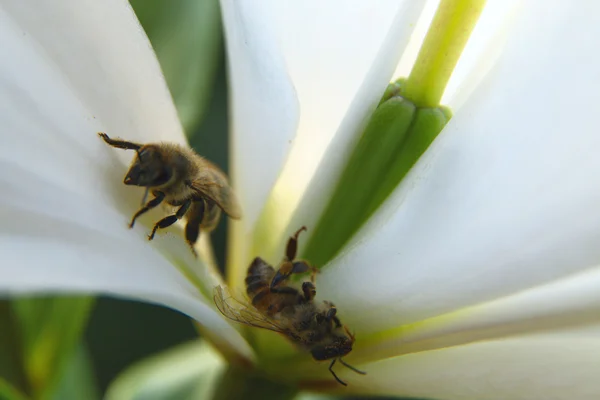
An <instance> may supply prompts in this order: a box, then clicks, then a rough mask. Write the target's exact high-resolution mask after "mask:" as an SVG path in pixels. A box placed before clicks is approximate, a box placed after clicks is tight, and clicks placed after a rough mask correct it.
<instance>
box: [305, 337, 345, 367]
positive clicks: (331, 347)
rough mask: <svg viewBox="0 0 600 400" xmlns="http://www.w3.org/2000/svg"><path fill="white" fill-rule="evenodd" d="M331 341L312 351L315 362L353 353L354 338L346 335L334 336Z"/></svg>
mask: <svg viewBox="0 0 600 400" xmlns="http://www.w3.org/2000/svg"><path fill="white" fill-rule="evenodd" d="M331 339H332V340H331V341H328V342H327V343H325V344H322V345H318V346H315V347H313V348H312V349H311V351H310V353H311V354H312V356H313V358H314V359H315V360H317V361H323V360H330V359H332V358H339V357H343V356H345V355H346V354H348V353H350V352H351V351H352V345H353V344H354V338H352V337H349V336H346V335H339V336H338V335H334V336H333V337H332V338H331Z"/></svg>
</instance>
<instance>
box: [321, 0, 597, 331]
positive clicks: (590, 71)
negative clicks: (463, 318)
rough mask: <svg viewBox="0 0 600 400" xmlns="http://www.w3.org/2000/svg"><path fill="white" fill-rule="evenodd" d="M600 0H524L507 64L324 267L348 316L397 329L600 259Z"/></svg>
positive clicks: (331, 291) (325, 288)
mask: <svg viewBox="0 0 600 400" xmlns="http://www.w3.org/2000/svg"><path fill="white" fill-rule="evenodd" d="M599 7H600V6H599V5H597V4H596V3H589V4H587V3H586V4H585V5H584V4H577V5H575V4H572V3H565V2H560V1H555V2H552V4H551V5H550V4H548V3H547V2H535V1H534V2H527V3H526V4H524V5H523V10H522V15H520V17H519V19H518V22H517V23H516V24H515V26H514V31H513V32H512V35H511V37H510V38H509V40H508V42H507V45H506V51H505V53H504V54H503V55H502V57H501V58H500V59H499V61H498V64H497V65H496V66H495V68H494V69H493V70H492V71H491V72H490V73H489V74H488V76H487V78H486V79H485V80H484V81H483V82H482V84H481V85H480V86H479V87H478V88H477V90H476V91H475V92H474V93H473V95H472V96H471V97H470V98H469V100H468V101H467V103H466V104H465V105H464V106H463V108H461V109H460V110H459V112H458V113H457V114H456V115H455V116H454V118H453V119H452V120H451V121H450V123H449V124H448V125H447V127H446V129H445V130H444V131H443V132H442V134H441V135H440V136H439V137H438V139H437V140H436V141H435V142H434V143H433V145H432V146H431V147H430V149H429V150H428V151H427V152H426V154H424V156H423V157H422V158H421V160H420V161H419V163H418V164H417V165H416V166H415V167H414V168H413V170H412V171H411V173H410V174H409V176H407V179H405V180H404V181H403V183H402V184H401V185H400V187H399V188H398V190H396V192H395V193H394V194H392V196H391V197H390V199H389V200H388V202H387V203H386V204H385V205H384V207H383V208H382V210H380V212H379V213H378V214H377V215H376V216H374V218H373V220H372V221H371V222H370V223H369V224H368V226H366V227H365V229H363V230H362V231H361V232H360V233H359V234H358V235H357V237H356V238H355V239H354V240H353V243H351V244H350V245H349V247H348V248H347V250H346V251H345V254H342V255H341V256H340V257H339V258H337V259H336V260H334V261H332V263H331V264H330V266H329V267H327V268H325V270H324V272H323V274H321V275H322V276H321V277H320V281H319V286H320V290H319V291H320V293H322V294H323V293H325V294H327V298H328V299H331V300H332V301H334V302H335V303H336V305H337V306H338V307H339V310H340V313H342V314H343V315H347V317H346V316H344V318H347V320H348V321H349V322H348V324H349V325H351V326H352V325H354V326H359V325H362V326H363V327H365V328H366V329H368V330H371V331H378V330H385V329H389V328H392V327H396V326H399V325H401V324H407V323H411V322H415V321H419V320H423V319H426V318H430V317H433V316H436V315H440V314H444V313H447V312H450V311H452V310H456V309H460V308H462V307H466V306H470V305H474V304H478V303H482V302H486V301H490V300H493V299H496V298H500V297H504V296H507V295H509V294H512V293H515V292H519V291H521V290H524V289H527V288H530V287H535V286H537V285H540V284H543V283H546V282H551V281H553V280H558V279H560V278H562V277H564V276H567V275H570V274H573V273H576V272H578V271H581V270H584V269H586V268H589V267H591V266H594V265H598V264H599V263H600V247H599V246H598V245H597V243H598V241H599V240H600V208H599V207H598V199H599V198H600V185H597V184H596V183H595V182H596V180H597V179H596V177H597V176H598V174H599V173H600V158H598V157H597V154H596V148H597V147H598V146H600V136H598V135H597V132H596V131H597V128H596V126H597V121H596V104H597V102H598V99H599V95H598V93H600V74H599V72H598V71H600V57H599V56H598V52H597V51H596V49H597V47H598V46H599V45H600V35H598V34H597V33H600V32H598V29H599V25H598V24H597V23H596V19H595V17H594V16H595V15H597V14H598V12H600V9H599ZM540 10H545V11H544V12H541V11H540ZM524 59H527V63H526V64H524V63H523V60H524ZM558 76H566V77H568V79H565V80H563V81H558V82H559V84H557V77H558ZM357 293H360V296H357V295H356V294H357ZM344 310H352V312H351V313H350V312H346V314H344Z"/></svg>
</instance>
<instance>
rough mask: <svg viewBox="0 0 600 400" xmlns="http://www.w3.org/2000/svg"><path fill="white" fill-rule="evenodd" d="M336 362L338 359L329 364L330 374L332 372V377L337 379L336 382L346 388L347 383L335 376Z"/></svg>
mask: <svg viewBox="0 0 600 400" xmlns="http://www.w3.org/2000/svg"><path fill="white" fill-rule="evenodd" d="M336 361H337V358H334V359H333V361H332V362H331V364H329V372H331V375H333V377H334V378H335V380H336V381H338V383H341V384H342V385H344V386H348V384H347V383H346V382H344V381H343V380H341V379H340V378H338V376H337V375H336V374H335V372H333V366H334V365H335V362H336Z"/></svg>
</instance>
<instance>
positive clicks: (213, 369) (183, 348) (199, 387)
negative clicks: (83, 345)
mask: <svg viewBox="0 0 600 400" xmlns="http://www.w3.org/2000/svg"><path fill="white" fill-rule="evenodd" d="M225 368H226V364H225V361H224V360H223V359H222V358H221V356H220V355H219V354H218V353H217V352H216V351H215V350H213V349H212V347H210V345H208V344H207V343H206V342H204V341H201V340H197V341H194V342H190V343H186V344H184V345H180V346H178V347H176V348H173V349H170V350H168V351H166V352H164V353H161V354H159V355H157V356H154V357H151V358H148V359H147V360H144V361H142V362H140V363H138V364H135V365H134V366H133V367H131V368H129V369H127V370H126V371H125V372H124V373H123V374H122V375H120V376H119V377H118V378H117V379H116V380H115V381H114V382H113V383H112V384H111V385H110V387H109V388H108V391H107V393H106V397H105V398H106V400H195V399H206V398H211V395H212V392H213V391H214V385H215V384H216V382H217V381H218V378H219V377H220V376H221V375H222V373H223V372H224V371H225Z"/></svg>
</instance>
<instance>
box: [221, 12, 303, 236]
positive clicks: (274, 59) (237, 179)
mask: <svg viewBox="0 0 600 400" xmlns="http://www.w3.org/2000/svg"><path fill="white" fill-rule="evenodd" d="M221 10H222V14H223V21H224V25H225V34H226V38H227V56H228V63H229V80H230V87H231V99H232V100H231V109H232V110H231V112H232V119H231V121H232V125H233V126H232V136H231V140H232V146H231V150H232V153H231V157H230V159H231V160H232V171H233V173H232V178H233V184H234V186H235V188H236V190H237V193H238V195H239V196H240V201H241V203H242V207H243V210H244V219H243V221H242V223H243V224H244V226H246V227H248V229H249V228H250V227H252V226H253V225H254V222H255V221H256V218H257V217H258V214H259V213H260V211H261V209H262V207H263V205H264V203H265V200H266V198H267V195H268V193H269V191H270V190H271V187H272V186H273V184H274V183H275V179H276V178H277V176H278V175H279V171H280V169H281V166H282V165H283V162H284V160H285V157H286V156H287V153H288V150H289V148H290V146H291V143H292V140H293V138H294V136H295V134H296V126H297V123H298V114H299V110H298V107H299V106H298V102H297V99H296V93H295V90H294V87H293V85H292V82H291V80H290V78H289V76H288V74H287V70H286V66H285V62H284V59H283V57H282V55H281V50H280V49H279V47H278V45H279V44H278V43H277V35H276V34H275V29H274V27H273V24H274V21H275V18H276V15H275V14H274V12H273V10H272V8H270V7H267V6H266V5H265V4H264V3H261V2H239V1H238V2H236V1H233V0H222V1H221Z"/></svg>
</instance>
